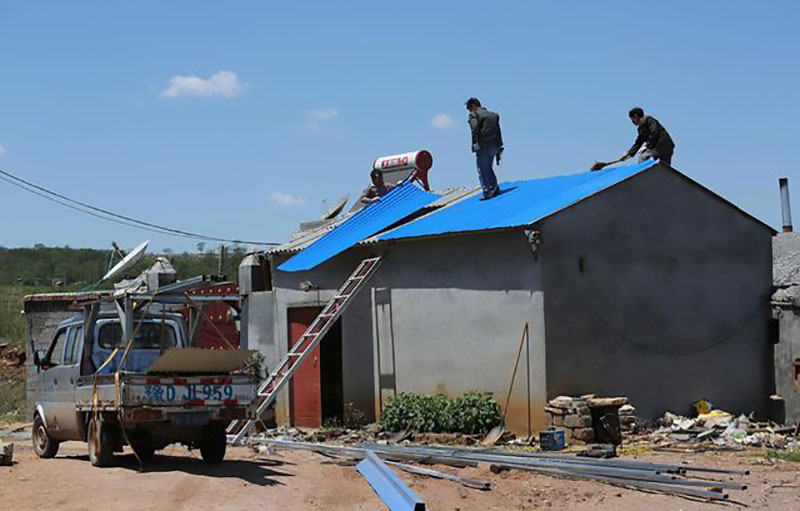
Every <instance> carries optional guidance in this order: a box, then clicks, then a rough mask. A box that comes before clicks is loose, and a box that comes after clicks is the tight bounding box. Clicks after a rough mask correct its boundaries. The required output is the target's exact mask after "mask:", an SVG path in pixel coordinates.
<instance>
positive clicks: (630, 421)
mask: <svg viewBox="0 0 800 511" xmlns="http://www.w3.org/2000/svg"><path fill="white" fill-rule="evenodd" d="M619 424H620V426H621V427H622V430H623V431H635V429H636V408H634V407H633V406H631V405H623V406H621V407H620V409H619Z"/></svg>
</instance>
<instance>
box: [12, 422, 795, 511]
mask: <svg viewBox="0 0 800 511" xmlns="http://www.w3.org/2000/svg"><path fill="white" fill-rule="evenodd" d="M24 436H25V435H24V434H21V433H17V434H15V435H13V438H10V439H9V438H7V439H6V441H8V440H11V441H13V442H14V443H15V452H14V455H15V456H14V459H15V464H14V465H13V466H12V467H0V509H3V510H9V511H27V510H37V511H38V510H42V509H58V510H64V511H68V510H89V509H91V510H96V509H113V510H114V511H123V510H129V509H130V510H136V511H141V510H143V509H147V510H152V511H179V510H187V511H188V510H192V511H202V510H223V509H224V510H228V509H231V510H234V509H236V510H238V509H268V510H271V509H275V510H279V509H280V510H295V509H296V510H301V509H302V510H306V509H313V510H320V511H326V510H339V509H370V510H373V509H374V510H384V509H387V508H386V507H385V506H384V505H383V503H382V502H381V500H380V499H379V498H378V497H377V495H376V494H375V493H374V492H373V491H372V489H371V488H370V487H369V485H368V484H367V482H366V481H365V480H364V479H363V478H362V477H361V475H359V474H358V473H357V472H356V471H355V469H354V468H352V467H343V466H339V465H335V464H332V463H330V461H329V460H327V459H326V458H324V457H322V456H320V455H317V454H313V453H309V452H302V451H278V452H277V453H276V454H275V455H274V456H270V457H269V458H267V459H259V458H258V457H257V456H256V454H254V453H253V452H252V451H251V450H250V449H248V448H244V447H237V448H231V449H229V451H228V455H227V456H226V461H225V462H223V463H222V464H219V465H216V466H211V465H207V464H206V463H204V462H203V461H202V460H201V459H200V457H199V453H197V452H190V451H188V450H186V449H184V448H181V447H170V448H168V449H167V450H165V451H163V452H162V454H161V455H159V456H157V461H154V462H153V464H152V465H150V466H148V467H147V468H146V469H145V470H144V471H143V472H139V471H138V463H137V462H136V459H135V458H134V456H133V455H132V454H131V453H130V452H129V451H126V453H125V454H123V455H119V456H117V466H115V467H111V468H103V469H101V468H94V467H92V466H91V465H90V464H89V461H88V457H87V454H86V445H85V444H83V443H80V442H67V443H65V444H62V445H61V449H60V450H59V454H58V456H57V457H56V458H55V459H49V460H42V459H38V458H36V457H35V456H34V454H33V452H32V448H31V446H30V440H29V439H27V438H24ZM760 454H761V453H760V452H759V451H749V452H738V453H714V454H710V453H708V454H691V455H679V454H667V453H649V454H646V455H642V456H639V457H637V459H642V460H648V461H650V460H653V461H656V460H657V461H661V462H670V463H678V462H682V461H683V462H688V463H691V464H696V465H698V466H711V467H726V468H739V469H749V470H750V471H751V474H750V475H748V476H735V477H733V478H731V479H736V480H740V481H742V482H744V483H745V484H747V485H748V486H749V488H748V489H747V490H745V491H731V492H730V495H731V498H732V499H734V500H735V501H736V502H730V503H725V504H712V503H707V502H700V501H696V500H689V499H685V498H681V497H673V496H667V495H659V494H650V493H644V492H640V491H635V490H628V489H624V488H616V487H613V486H608V485H605V484H602V483H597V482H591V481H566V480H561V479H554V478H550V477H546V476H540V475H534V474H530V473H524V472H519V471H514V472H504V473H501V474H492V473H490V472H488V471H484V470H482V469H480V468H466V469H456V468H451V467H437V468H440V469H441V470H444V471H450V472H453V473H459V474H461V475H465V476H468V477H473V478H479V479H486V480H489V481H491V483H492V489H491V490H490V491H480V490H474V489H470V488H465V487H462V486H460V485H458V484H456V483H454V482H451V481H443V480H435V479H430V478H426V477H421V476H415V475H410V474H407V473H404V472H399V475H400V477H401V479H403V480H404V481H405V482H406V483H408V484H409V486H411V487H412V488H413V489H414V490H415V491H416V492H417V493H418V494H419V495H420V496H421V497H422V499H423V500H424V501H425V502H426V504H427V508H428V509H432V510H460V511H469V510H514V509H552V510H562V509H564V510H566V509H570V510H572V509H575V510H592V511H604V510H621V511H626V510H631V511H632V510H642V509H670V510H684V511H690V510H698V509H713V508H715V507H717V508H720V507H725V508H729V509H743V508H745V507H748V508H750V509H758V510H776V511H777V510H780V511H788V510H790V509H800V463H788V462H780V461H778V462H774V461H767V460H765V459H764V458H763V457H761V456H760Z"/></svg>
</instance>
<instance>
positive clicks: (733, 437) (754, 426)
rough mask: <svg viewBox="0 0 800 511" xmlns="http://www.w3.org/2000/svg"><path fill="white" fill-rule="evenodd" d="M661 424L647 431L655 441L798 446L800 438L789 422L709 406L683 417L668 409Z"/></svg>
mask: <svg viewBox="0 0 800 511" xmlns="http://www.w3.org/2000/svg"><path fill="white" fill-rule="evenodd" d="M660 422H661V424H662V427H660V428H659V429H657V430H655V431H654V432H652V433H651V434H650V439H651V440H652V441H653V443H655V444H661V445H664V444H668V445H672V444H674V443H684V442H685V443H693V444H698V445H702V444H705V445H707V446H708V447H722V448H733V449H736V448H744V447H766V448H771V449H792V450H794V449H798V448H800V442H799V441H798V439H797V438H796V435H794V432H795V428H794V427H792V426H780V425H778V424H775V423H773V422H758V421H755V420H754V419H753V418H752V417H748V416H746V415H739V416H738V417H735V416H734V415H732V414H730V413H728V412H726V411H723V410H711V411H710V412H708V413H702V414H699V415H698V416H697V417H692V418H689V417H684V416H681V415H676V414H673V413H670V412H667V413H666V414H664V417H663V419H661V421H660Z"/></svg>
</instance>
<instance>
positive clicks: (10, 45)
mask: <svg viewBox="0 0 800 511" xmlns="http://www.w3.org/2000/svg"><path fill="white" fill-rule="evenodd" d="M273 6H275V7H273ZM798 19H800V3H798V2H795V1H784V2H778V1H775V2H740V1H705V2H697V1H671V2H658V3H656V2H635V1H630V2H627V1H626V2H623V1H611V2H595V1H585V2H464V1H460V2H430V1H428V2H414V1H406V2H395V3H392V4H387V3H385V2H374V1H373V2H341V3H339V2H282V3H267V2H226V3H221V2H213V3H212V2H188V1H186V2H178V1H173V2H144V1H143V2H121V1H120V2H112V1H104V2H5V3H3V4H2V6H0V147H2V149H0V153H2V154H0V169H3V170H6V171H9V172H12V173H15V174H17V175H19V176H21V177H24V178H26V179H29V180H31V181H33V182H36V183H38V184H41V185H44V186H47V187H50V188H52V189H54V190H57V191H59V192H61V193H64V194H66V195H69V196H72V197H74V198H77V199H81V200H84V201H86V202H90V203H93V204H95V205H98V206H101V207H106V208H109V209H112V210H114V211H117V212H120V213H123V214H127V215H130V216H134V217H138V218H142V219H144V220H148V221H151V222H155V223H162V224H166V225H169V226H171V227H175V228H180V229H185V230H190V231H197V232H203V233H206V234H211V235H216V236H221V237H234V238H238V239H257V240H268V241H284V240H286V239H288V237H289V235H290V234H291V232H292V231H293V230H295V229H296V227H297V225H298V223H299V222H300V221H304V220H311V219H314V218H317V217H318V216H319V215H320V214H321V213H322V212H323V211H324V210H325V201H327V203H328V204H330V203H331V202H333V201H335V200H336V199H338V198H339V197H341V196H342V195H344V194H346V193H349V194H350V197H351V200H352V199H355V198H356V197H357V195H358V193H359V192H360V191H361V190H362V189H363V187H364V186H365V185H366V184H367V181H368V176H367V174H368V172H369V168H370V164H371V162H372V160H373V159H374V158H375V157H377V156H381V155H385V154H392V153H398V152H405V151H409V150H414V149H420V148H425V149H428V150H430V151H431V152H432V153H433V155H434V167H433V169H432V171H431V182H432V185H433V186H434V187H436V188H444V187H449V186H457V185H469V186H472V185H476V184H477V177H476V173H475V171H474V160H473V157H472V154H471V153H470V147H469V134H468V130H467V126H466V111H465V110H464V107H463V102H464V100H465V99H466V98H467V97H469V96H472V95H475V96H478V97H479V98H481V100H482V101H483V102H484V104H485V105H487V106H488V107H489V108H491V109H493V110H496V111H498V112H500V114H501V116H502V117H501V118H502V125H503V134H504V139H505V142H506V146H507V150H506V160H505V162H504V163H503V166H502V167H501V168H500V169H499V171H498V176H499V178H500V179H501V180H516V179H525V178H535V177H543V176H549V175H554V174H562V173H574V172H579V171H583V170H585V169H587V168H588V166H589V165H590V164H591V163H592V162H594V161H595V160H611V159H614V158H616V157H617V156H619V155H620V154H621V153H622V152H623V151H624V150H625V149H627V147H628V146H630V144H631V142H632V141H633V139H634V137H635V131H634V128H633V126H632V125H631V124H630V122H629V121H628V119H627V111H628V109H629V108H630V107H632V106H635V105H640V106H642V107H644V109H645V110H646V111H648V112H650V113H652V114H653V115H654V116H656V117H657V118H658V119H659V120H661V121H662V123H663V124H664V125H665V126H666V127H667V129H668V130H669V131H670V133H671V134H672V136H673V138H674V140H675V142H676V146H677V147H676V152H675V157H674V159H673V164H674V165H675V167H677V168H678V169H680V170H681V171H683V172H685V173H687V174H688V175H689V176H691V177H692V178H694V179H696V180H698V181H699V182H701V183H703V184H705V185H707V186H709V187H710V188H712V189H713V190H714V191H716V192H717V193H719V194H721V195H722V196H724V197H726V198H728V199H730V200H732V201H733V202H735V203H736V204H738V205H739V206H740V207H742V208H744V209H745V210H747V211H748V212H751V213H753V214H755V215H756V216H758V217H759V218H761V219H763V220H765V221H766V222H768V223H769V224H771V225H773V226H775V227H779V225H780V208H779V202H778V185H777V178H778V177H779V176H784V175H785V176H789V178H790V184H791V185H792V186H793V188H794V190H796V193H795V198H796V199H795V202H796V204H797V206H796V208H795V209H796V210H798V211H800V171H798V163H797V156H796V155H797V147H798V144H797V138H798V133H800V131H799V130H798V127H797V125H796V122H797V119H798V118H800V101H799V100H798V90H800V56H799V54H798V49H800V31H798V30H797V20H798ZM192 77H194V78H192ZM0 218H2V219H4V221H3V222H2V224H0V245H2V246H6V247H13V246H30V245H33V244H35V243H44V244H47V245H70V246H73V247H79V246H89V247H108V246H109V244H110V242H111V241H112V240H116V241H118V242H120V244H122V245H123V246H133V245H134V244H135V243H136V242H138V241H140V240H142V239H151V240H152V244H151V249H155V250H162V249H164V248H166V247H169V248H171V249H172V250H176V251H183V250H193V249H194V247H195V242H194V241H191V240H185V239H181V238H170V237H166V236H161V235H156V234H152V233H146V232H141V231H138V230H136V229H132V228H129V227H123V226H118V225H116V224H112V223H106V222H103V221H101V220H97V219H95V218H92V217H89V216H86V215H82V214H80V213H77V212H73V211H71V210H67V209H64V208H62V207H61V206H58V205H55V204H52V203H49V202H46V201H44V200H42V199H39V198H38V197H35V196H32V195H30V194H27V193H26V192H23V191H20V190H18V189H16V188H13V187H11V186H10V185H7V184H6V183H3V182H0ZM797 221H798V222H800V218H798V220H797ZM209 245H214V244H212V243H210V244H209Z"/></svg>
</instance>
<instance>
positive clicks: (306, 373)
mask: <svg viewBox="0 0 800 511" xmlns="http://www.w3.org/2000/svg"><path fill="white" fill-rule="evenodd" d="M321 311H322V307H292V308H289V309H288V310H287V316H288V325H289V347H290V348H291V347H292V346H294V344H295V343H296V342H297V341H298V340H299V339H300V337H301V336H302V335H303V333H305V331H306V329H307V328H308V327H309V325H311V323H313V322H314V320H315V319H316V317H317V316H318V315H319V313H320V312H321ZM289 403H290V404H289V408H290V413H291V421H292V425H294V426H298V427H305V428H318V427H320V426H322V424H323V423H324V422H326V421H328V420H331V421H333V420H337V421H339V422H341V420H342V418H343V412H344V400H343V395H342V319H341V318H339V319H337V320H336V322H335V323H334V324H333V326H332V327H331V329H330V330H329V331H328V333H327V334H325V337H323V338H322V340H321V341H320V343H319V344H317V347H316V348H314V350H313V351H312V352H311V354H310V355H309V357H308V358H306V360H305V361H304V362H303V364H302V365H301V366H300V367H298V368H297V371H296V372H295V373H294V377H293V378H292V380H291V382H290V384H289Z"/></svg>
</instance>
